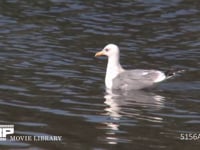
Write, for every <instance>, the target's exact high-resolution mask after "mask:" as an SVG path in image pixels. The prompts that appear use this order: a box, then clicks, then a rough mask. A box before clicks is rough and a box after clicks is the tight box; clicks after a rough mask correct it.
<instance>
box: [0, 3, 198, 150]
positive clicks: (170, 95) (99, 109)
mask: <svg viewBox="0 0 200 150" xmlns="http://www.w3.org/2000/svg"><path fill="white" fill-rule="evenodd" d="M199 6H200V3H199V1H195V0H191V1H186V0H173V1H172V0H170V1H164V0H150V1H142V0H137V1H128V0H127V1H123V2H116V1H109V2H107V3H106V2H104V1H80V0H78V1H72V0H68V1H64V0H44V1H38V0H36V1H32V2H31V1H25V0H20V1H18V0H5V1H1V2H0V49H1V51H0V71H1V79H0V95H1V96H0V114H1V119H0V124H14V125H15V134H14V135H15V136H22V135H26V136H40V135H46V136H62V141H57V142H56V141H54V142H42V141H40V142H38V141H15V142H9V141H5V142H2V141H1V142H0V147H1V149H6V150H7V149H8V150H13V149H28V150H32V149H39V150H47V149H48V150H50V149H52V150H54V149H81V150H82V149H92V150H107V149H116V150H118V149H119V150H121V149H141V150H143V149H153V150H155V149H164V150H169V149H177V150H179V149H181V150H182V149H192V150H193V149H194V150H195V149H199V146H200V144H199V141H200V139H199V140H181V134H183V133H200V128H199V124H200V111H199V110H200V105H199V104H200V94H199V90H200V81H199V75H200V71H199V65H200V61H199V60H200V51H199V46H200V41H199V40H200V38H199V37H200V20H199V18H200V15H199V12H200V11H199V10H200V7H199ZM108 43H116V44H118V45H119V47H120V49H121V63H122V64H123V66H124V67H125V68H128V69H130V68H144V69H150V68H151V69H152V68H153V69H158V68H159V69H161V70H167V69H170V68H179V69H184V70H186V72H185V73H184V74H182V75H181V76H179V77H177V78H176V79H172V80H169V81H167V82H164V83H162V84H160V85H159V86H158V87H156V88H155V89H152V90H150V91H135V92H131V93H120V95H119V96H112V95H108V94H106V93H105V89H104V75H105V67H106V59H105V58H102V59H101V58H100V59H96V58H94V54H95V52H97V51H99V50H101V49H102V48H103V47H104V46H105V45H106V44H108ZM184 136H186V135H184Z"/></svg>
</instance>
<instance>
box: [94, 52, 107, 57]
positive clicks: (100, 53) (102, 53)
mask: <svg viewBox="0 0 200 150" xmlns="http://www.w3.org/2000/svg"><path fill="white" fill-rule="evenodd" d="M103 55H105V54H104V51H100V52H97V53H96V54H95V57H99V56H103Z"/></svg>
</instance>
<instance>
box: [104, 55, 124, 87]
mask: <svg viewBox="0 0 200 150" xmlns="http://www.w3.org/2000/svg"><path fill="white" fill-rule="evenodd" d="M123 71H124V69H123V68H122V66H121V65H120V62H119V56H110V57H109V58H108V64H107V69H106V77H105V84H106V88H107V89H112V81H113V79H114V78H115V77H116V76H117V75H118V74H119V73H121V72H123Z"/></svg>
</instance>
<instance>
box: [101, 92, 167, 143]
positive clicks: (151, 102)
mask: <svg viewBox="0 0 200 150" xmlns="http://www.w3.org/2000/svg"><path fill="white" fill-rule="evenodd" d="M104 98H105V102H104V103H105V104H106V105H107V107H106V108H105V111H106V115H108V116H109V117H110V120H109V121H108V122H106V123H105V124H106V126H107V128H108V129H109V130H108V131H107V133H106V134H107V138H106V139H107V142H108V143H109V144H117V143H118V141H119V140H120V141H121V140H122V139H119V138H118V137H117V135H116V133H117V132H121V131H120V129H119V126H120V124H123V123H124V124H127V123H128V124H133V125H134V124H136V123H137V122H138V121H139V120H143V121H148V122H152V123H153V122H155V123H161V122H162V121H163V119H162V118H161V117H158V116H156V115H153V114H155V113H152V112H154V111H156V110H160V109H161V108H162V107H163V105H164V97H163V96H160V95H156V94H154V93H148V92H145V91H132V92H126V93H120V91H117V92H115V93H113V92H110V93H108V94H106V95H105V96H104ZM122 117H123V120H122V119H121V118H122ZM125 142H129V141H125Z"/></svg>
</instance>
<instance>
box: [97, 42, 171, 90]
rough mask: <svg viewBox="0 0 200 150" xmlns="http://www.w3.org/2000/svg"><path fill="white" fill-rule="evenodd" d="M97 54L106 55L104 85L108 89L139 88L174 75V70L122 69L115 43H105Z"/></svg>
mask: <svg viewBox="0 0 200 150" xmlns="http://www.w3.org/2000/svg"><path fill="white" fill-rule="evenodd" d="M98 56H107V57H108V63H107V69H106V76H105V86H106V89H108V90H126V91H128V90H141V89H145V88H149V87H151V86H153V85H155V84H157V83H159V82H162V81H165V80H166V79H168V78H171V77H172V76H174V75H175V72H167V73H164V72H163V71H160V70H154V69H150V70H146V69H133V70H126V69H124V68H123V67H122V66H121V64H120V61H119V60H120V50H119V47H118V46H117V45H115V44H108V45H106V46H105V47H104V48H103V50H101V51H99V52H97V53H96V54H95V57H98Z"/></svg>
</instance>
